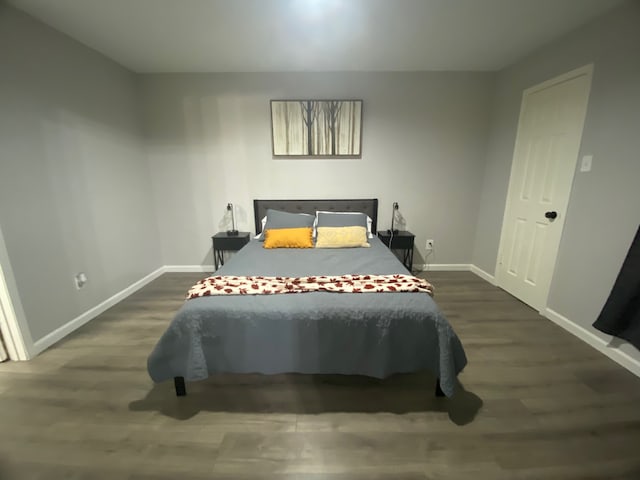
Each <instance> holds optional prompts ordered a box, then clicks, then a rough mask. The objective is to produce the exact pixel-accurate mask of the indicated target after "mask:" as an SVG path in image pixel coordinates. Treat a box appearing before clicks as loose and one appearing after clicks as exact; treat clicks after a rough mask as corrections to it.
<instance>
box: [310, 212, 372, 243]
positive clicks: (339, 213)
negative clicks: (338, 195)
mask: <svg viewBox="0 0 640 480" xmlns="http://www.w3.org/2000/svg"><path fill="white" fill-rule="evenodd" d="M319 213H329V214H336V215H364V213H362V212H330V211H328V210H317V211H316V220H315V222H314V223H313V238H315V237H316V227H317V225H318V214H319ZM365 217H367V236H368V237H369V238H373V233H371V226H372V225H373V220H371V217H370V216H369V215H365Z"/></svg>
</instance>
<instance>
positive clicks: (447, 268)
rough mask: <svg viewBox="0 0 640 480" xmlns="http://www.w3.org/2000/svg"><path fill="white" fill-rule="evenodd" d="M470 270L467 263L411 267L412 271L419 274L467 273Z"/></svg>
mask: <svg viewBox="0 0 640 480" xmlns="http://www.w3.org/2000/svg"><path fill="white" fill-rule="evenodd" d="M470 268H471V265H469V264H468V263H424V264H422V265H414V266H413V269H414V270H416V271H420V272H468V271H469V270H470Z"/></svg>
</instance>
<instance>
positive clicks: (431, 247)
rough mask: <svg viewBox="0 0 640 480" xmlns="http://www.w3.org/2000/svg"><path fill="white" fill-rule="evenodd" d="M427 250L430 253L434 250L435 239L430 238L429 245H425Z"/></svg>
mask: <svg viewBox="0 0 640 480" xmlns="http://www.w3.org/2000/svg"><path fill="white" fill-rule="evenodd" d="M425 248H426V249H427V251H428V252H430V251H431V250H433V239H432V238H430V239H428V240H427V243H426V245H425Z"/></svg>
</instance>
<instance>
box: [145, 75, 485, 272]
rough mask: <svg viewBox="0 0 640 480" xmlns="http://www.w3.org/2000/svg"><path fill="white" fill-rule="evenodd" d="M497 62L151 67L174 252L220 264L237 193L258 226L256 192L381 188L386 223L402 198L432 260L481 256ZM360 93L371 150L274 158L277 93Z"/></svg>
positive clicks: (159, 193) (152, 121)
mask: <svg viewBox="0 0 640 480" xmlns="http://www.w3.org/2000/svg"><path fill="white" fill-rule="evenodd" d="M493 80H494V77H493V74H491V73H443V72H434V73H424V72H423V73H313V74H295V73H280V74H278V73H274V74H257V73H232V74H199V75H197V74H196V75H193V74H166V75H144V76H142V80H141V86H142V92H143V98H144V101H143V108H144V115H145V126H146V129H147V130H146V140H147V148H148V155H149V161H150V166H151V171H152V178H153V184H154V191H155V202H156V205H157V209H158V212H159V227H160V238H161V239H162V253H163V262H164V263H165V264H169V265H175V264H178V265H194V264H195V265H201V264H203V265H206V264H211V263H212V260H211V252H210V250H211V242H210V236H211V235H212V234H214V233H215V232H217V231H218V230H219V228H220V227H222V226H223V225H221V224H220V221H221V219H222V217H223V215H224V208H225V205H226V204H227V202H233V203H234V204H236V206H237V207H238V209H239V215H238V217H239V227H240V229H241V230H248V231H253V217H252V203H251V201H252V199H254V198H332V197H333V198H345V197H352V198H357V197H372V196H375V197H377V198H379V200H380V220H379V225H380V228H384V229H386V228H388V227H389V226H390V222H391V205H392V203H393V202H394V201H397V202H399V204H400V208H401V212H402V214H403V215H404V217H405V219H406V221H407V225H406V226H407V228H408V229H409V230H411V231H412V232H414V233H415V234H416V236H417V240H416V245H417V248H418V250H419V253H418V255H417V256H416V258H415V263H422V262H423V257H424V251H425V248H424V244H425V240H426V239H427V238H433V239H435V244H436V248H435V256H431V257H430V258H429V262H430V263H470V261H471V254H472V248H473V239H474V235H475V226H476V218H477V205H478V201H479V198H480V188H481V183H482V172H483V171H484V151H485V140H486V137H487V124H488V115H487V112H488V107H489V101H490V92H491V88H492V86H493ZM307 97H309V98H356V99H362V100H363V101H364V103H363V112H364V113H363V146H362V152H363V153H362V158H361V159H355V160H336V159H332V160H312V159H302V160H300V159H297V160H281V159H278V160H274V159H272V157H271V137H270V110H269V100H270V99H282V98H307Z"/></svg>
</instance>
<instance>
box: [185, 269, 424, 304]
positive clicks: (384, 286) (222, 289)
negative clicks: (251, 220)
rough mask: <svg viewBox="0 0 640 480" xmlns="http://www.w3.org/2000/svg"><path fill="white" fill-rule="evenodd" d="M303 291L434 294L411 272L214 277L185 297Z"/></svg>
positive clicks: (200, 282)
mask: <svg viewBox="0 0 640 480" xmlns="http://www.w3.org/2000/svg"><path fill="white" fill-rule="evenodd" d="M303 292H338V293H372V292H422V293H428V294H429V295H431V296H433V286H432V285H431V284H430V283H429V282H427V281H426V280H423V279H422V278H417V277H414V276H411V275H400V274H397V275H339V276H323V275H318V276H314V277H263V276H255V277H243V276H213V277H207V278H205V279H203V280H200V281H199V282H198V283H196V284H195V285H194V286H193V287H191V289H190V290H189V292H188V293H187V299H191V298H197V297H207V296H210V295H272V294H275V293H303Z"/></svg>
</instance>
